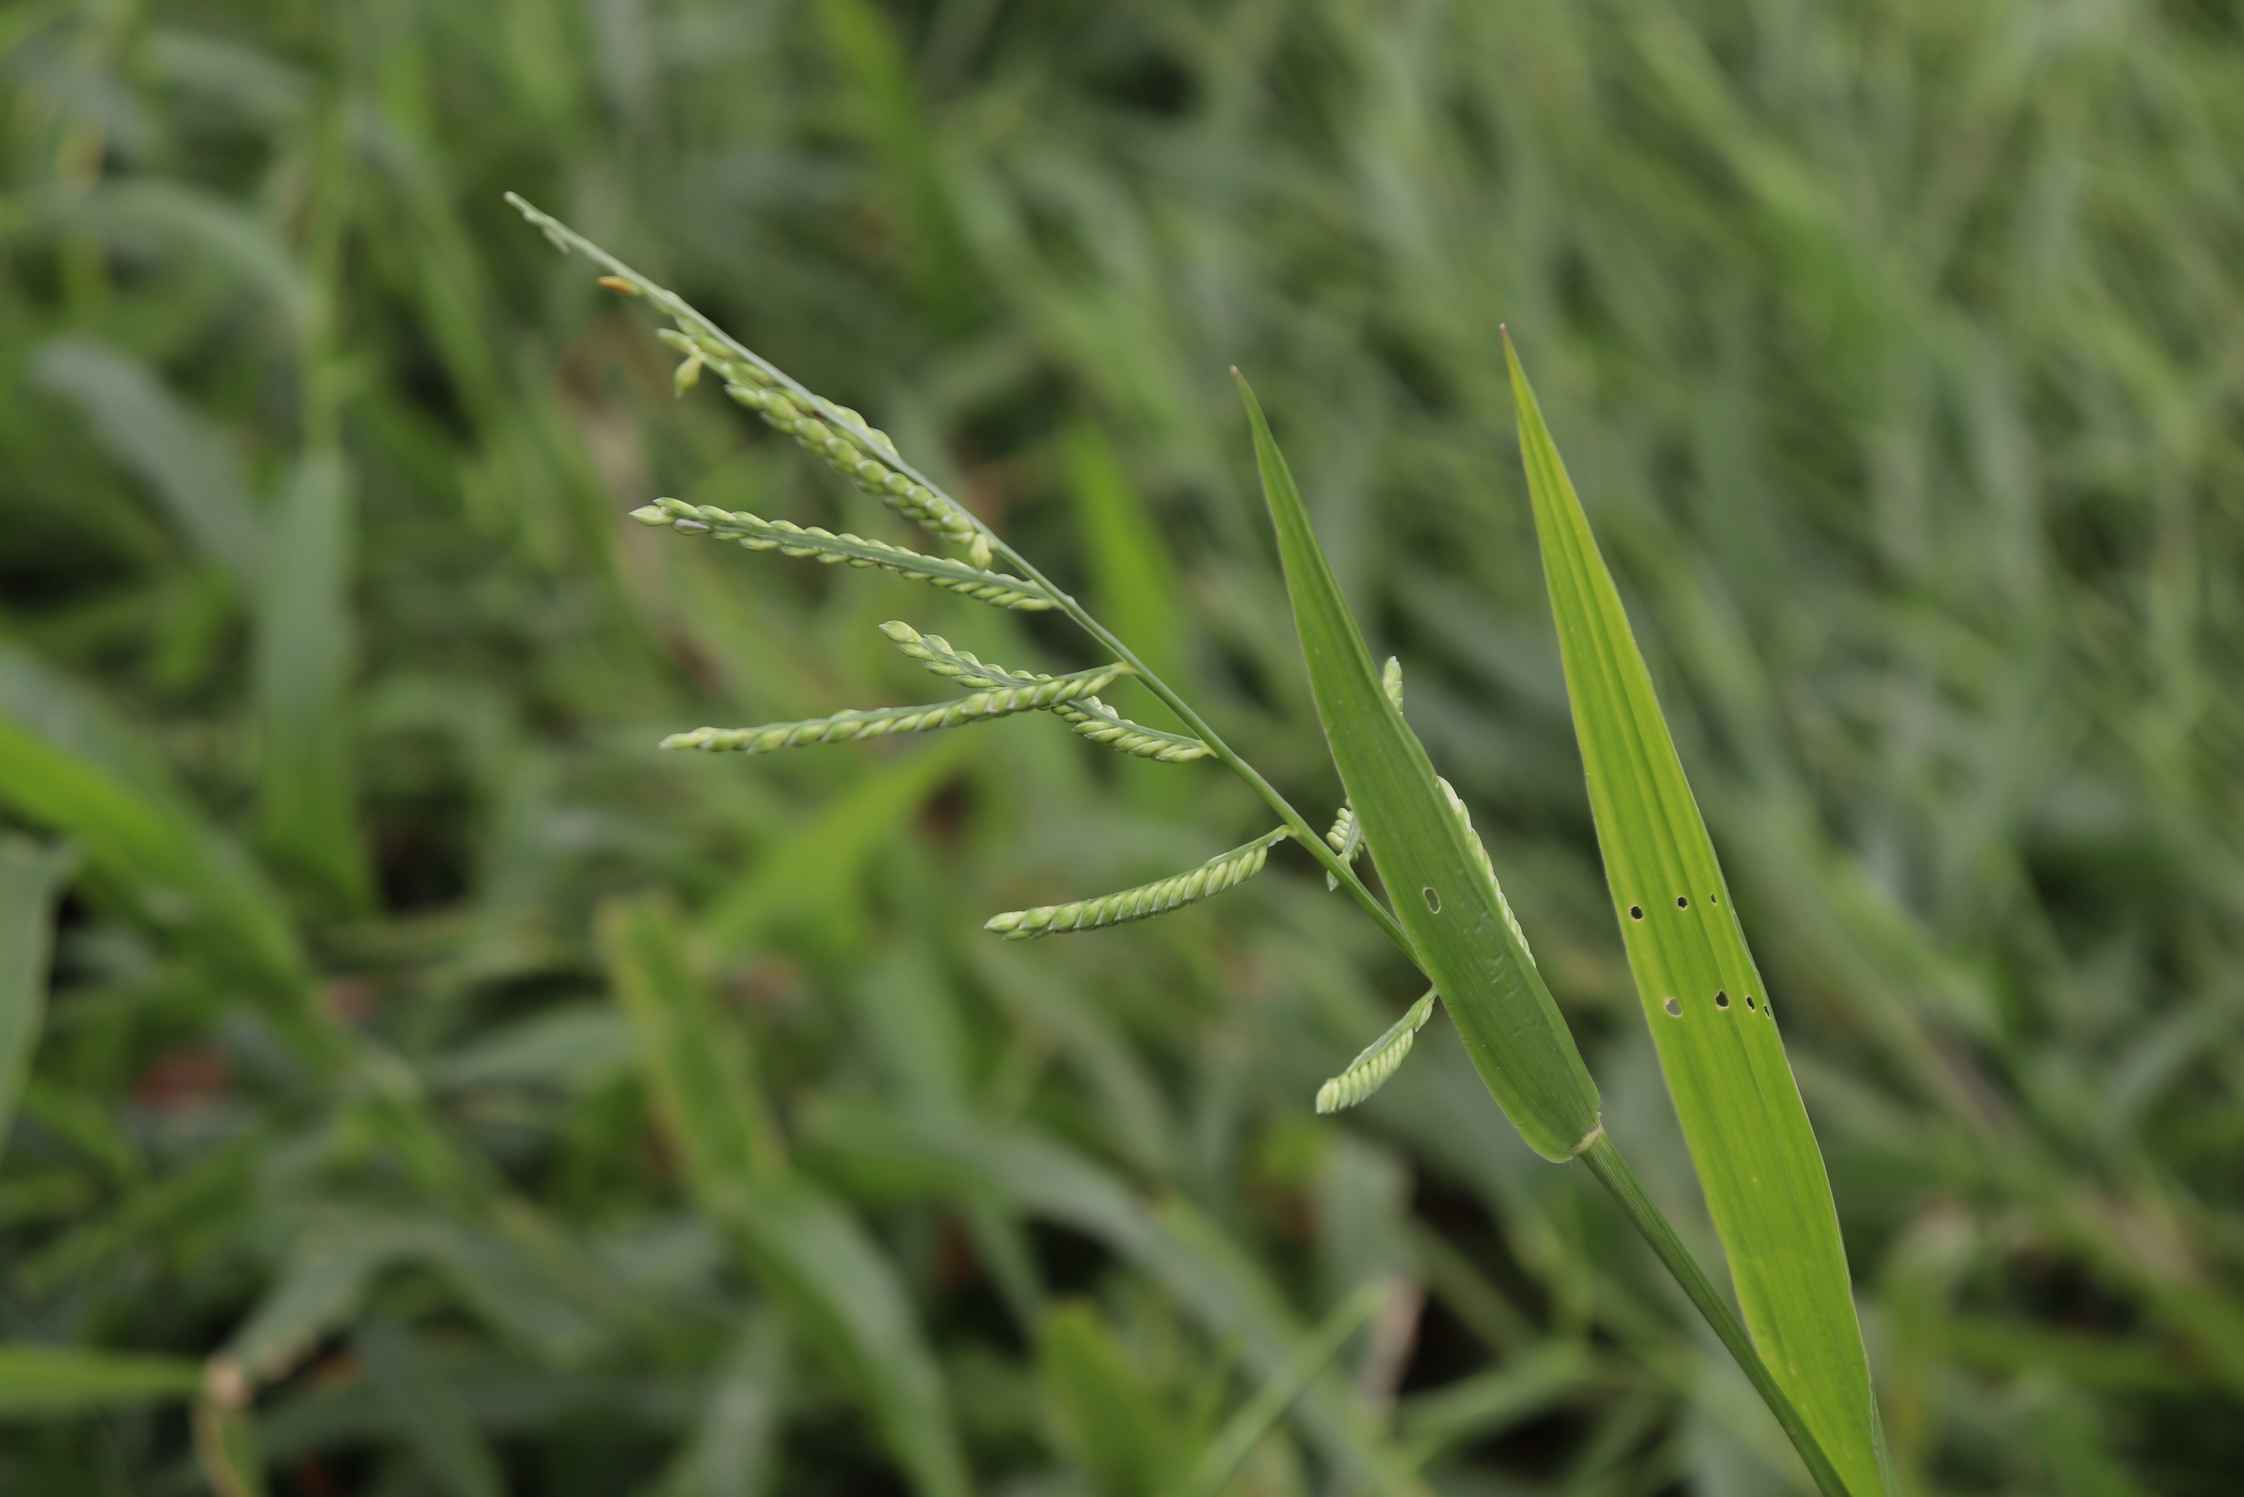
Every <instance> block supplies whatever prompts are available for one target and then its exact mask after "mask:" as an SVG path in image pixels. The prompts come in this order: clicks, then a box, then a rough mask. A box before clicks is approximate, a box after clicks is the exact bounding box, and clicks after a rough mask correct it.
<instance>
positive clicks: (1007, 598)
mask: <svg viewBox="0 0 2244 1497" xmlns="http://www.w3.org/2000/svg"><path fill="white" fill-rule="evenodd" d="M631 518H632V519H634V520H637V521H638V522H639V523H640V524H642V525H658V526H667V527H669V528H670V529H673V530H676V531H678V532H679V533H680V534H682V535H710V536H715V537H716V538H717V539H718V540H724V541H732V542H735V543H737V544H738V545H739V546H741V547H742V548H743V549H745V550H749V551H777V552H778V553H779V554H780V555H782V556H795V557H808V558H809V559H811V560H813V561H816V562H819V563H820V564H822V565H825V566H848V567H873V568H876V569H878V570H880V571H883V572H887V573H889V574H890V575H891V576H895V577H909V578H911V579H912V580H913V581H915V582H925V583H927V584H928V585H930V586H932V587H939V588H942V589H943V590H944V591H946V592H954V593H960V594H963V595H964V596H966V597H969V598H972V599H974V600H975V601H976V602H978V603H988V604H990V605H991V606H993V607H996V608H1013V609H1019V610H1021V611H1023V612H1028V613H1034V612H1038V611H1041V610H1043V609H1047V608H1050V607H1051V606H1052V600H1051V598H1050V597H1048V596H1047V595H1046V594H1045V592H1044V590H1043V589H1042V588H1040V587H1038V586H1037V585H1036V584H1035V583H1033V582H1025V581H1023V580H1022V579H1020V578H1018V577H1009V576H1007V575H1006V574H1005V573H1003V572H985V571H982V570H980V569H979V568H976V567H971V566H968V565H967V564H966V563H965V562H963V561H953V560H951V559H950V558H949V557H946V556H928V555H925V554H923V553H921V552H918V551H907V550H905V549H904V548H903V547H902V546H892V545H890V544H889V543H888V542H886V541H876V540H869V539H867V538H866V537H864V536H861V535H850V534H848V533H846V532H841V533H837V532H835V531H831V530H822V529H820V528H819V527H817V526H816V525H795V524H791V523H790V522H788V521H786V520H766V519H764V518H762V517H761V516H758V515H752V514H749V513H747V512H746V511H743V510H726V509H719V508H717V507H716V506H715V505H708V504H701V505H696V504H688V503H686V502H685V501H684V500H683V499H657V500H656V501H655V502H654V503H652V504H645V505H641V506H640V507H639V508H637V509H635V510H633V511H631Z"/></svg>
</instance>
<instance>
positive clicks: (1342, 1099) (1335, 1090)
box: [1317, 992, 1434, 1112]
mask: <svg viewBox="0 0 2244 1497" xmlns="http://www.w3.org/2000/svg"><path fill="white" fill-rule="evenodd" d="M1433 1011H1434V995H1433V994H1432V993H1431V992H1428V993H1427V994H1426V995H1425V996H1424V997H1423V998H1420V999H1419V1000H1418V1001H1417V1002H1416V1003H1413V1004H1412V1005H1411V1006H1410V1007H1409V1009H1408V1010H1406V1011H1405V1012H1404V1014H1403V1016H1402V1017H1401V1018H1399V1019H1397V1020H1396V1021H1395V1022H1394V1023H1393V1024H1390V1025H1389V1026H1388V1027H1387V1032H1386V1033H1385V1034H1383V1035H1381V1036H1380V1037H1379V1038H1378V1039H1375V1040H1373V1041H1372V1042H1371V1043H1370V1044H1368V1045H1366V1046H1364V1048H1363V1050H1362V1051H1361V1053H1359V1054H1358V1055H1357V1056H1356V1058H1355V1059H1354V1060H1352V1061H1350V1062H1348V1068H1347V1069H1346V1070H1344V1071H1342V1072H1341V1073H1340V1074H1339V1075H1337V1076H1335V1077H1333V1078H1332V1079H1331V1080H1330V1081H1327V1082H1326V1083H1325V1084H1324V1085H1323V1086H1320V1087H1318V1088H1317V1111H1319V1112H1339V1111H1341V1110H1342V1109H1343V1108H1348V1107H1353V1106H1355V1105H1356V1104H1357V1103H1359V1102H1362V1101H1364V1100H1365V1099H1366V1098H1368V1097H1370V1096H1371V1094H1372V1093H1373V1092H1375V1091H1378V1090H1379V1088H1381V1087H1382V1086H1385V1085H1386V1084H1387V1078H1388V1077H1390V1076H1392V1075H1394V1074H1395V1071H1396V1069H1397V1068H1398V1067H1400V1066H1401V1065H1402V1063H1403V1059H1404V1057H1405V1056H1407V1055H1409V1054H1410V1047H1411V1046H1412V1045H1414V1044H1416V1043H1417V1042H1418V1031H1419V1030H1421V1029H1423V1028H1425V1027H1426V1020H1427V1018H1428V1017H1429V1016H1431V1015H1432V1013H1433Z"/></svg>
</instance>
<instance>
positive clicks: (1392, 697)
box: [1379, 655, 1403, 712]
mask: <svg viewBox="0 0 2244 1497" xmlns="http://www.w3.org/2000/svg"><path fill="white" fill-rule="evenodd" d="M1379 684H1380V685H1381V686H1382V687H1384V688H1386V692H1387V700H1388V701H1390V702H1393V703H1394V704H1395V710H1396V711H1397V712H1400V711H1402V710H1403V705H1402V656H1400V655H1389V656H1388V657H1387V668H1386V669H1385V670H1383V671H1381V672H1380V673H1379Z"/></svg>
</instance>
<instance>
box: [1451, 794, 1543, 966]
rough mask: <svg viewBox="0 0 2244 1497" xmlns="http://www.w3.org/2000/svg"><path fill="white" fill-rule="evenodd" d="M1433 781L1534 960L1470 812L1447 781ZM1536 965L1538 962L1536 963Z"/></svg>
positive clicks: (1507, 919) (1523, 947) (1521, 945)
mask: <svg viewBox="0 0 2244 1497" xmlns="http://www.w3.org/2000/svg"><path fill="white" fill-rule="evenodd" d="M1434 783H1435V784H1437V785H1439V786H1441V793H1442V794H1444V795H1446V796H1448V797H1449V809H1450V811H1451V813H1452V814H1454V815H1455V816H1456V818H1457V821H1458V824H1459V825H1460V826H1462V827H1464V829H1465V840H1466V841H1467V842H1470V843H1471V844H1472V845H1473V851H1474V852H1476V853H1478V854H1480V869H1481V872H1483V873H1485V874H1487V875H1488V882H1489V885H1490V887H1492V888H1493V889H1495V891H1496V908H1498V909H1499V910H1502V911H1503V912H1504V923H1505V924H1506V925H1508V926H1510V927H1511V931H1512V934H1513V936H1515V937H1517V938H1518V940H1519V949H1520V950H1521V951H1523V952H1525V953H1526V954H1527V960H1528V961H1530V962H1534V961H1535V952H1534V949H1533V948H1532V947H1530V946H1529V945H1528V944H1527V932H1526V931H1524V930H1521V929H1520V928H1519V917H1518V916H1517V915H1514V914H1513V913H1512V902H1511V901H1510V900H1508V899H1506V898H1505V897H1504V886H1503V885H1502V884H1501V883H1499V882H1497V879H1496V864H1495V862H1494V860H1493V859H1491V858H1490V857H1489V856H1488V845H1487V844H1486V843H1484V842H1482V841H1481V840H1480V833H1478V832H1476V831H1474V830H1473V817H1472V813H1471V812H1470V811H1467V810H1466V809H1465V802H1464V800H1463V799H1462V798H1461V797H1460V796H1459V795H1458V794H1457V789H1456V787H1455V786H1453V785H1451V784H1450V783H1449V781H1447V780H1445V779H1443V778H1442V777H1441V776H1440V775H1435V776H1434ZM1538 965H1540V964H1539V963H1538Z"/></svg>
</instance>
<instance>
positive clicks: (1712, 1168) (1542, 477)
mask: <svg viewBox="0 0 2244 1497" xmlns="http://www.w3.org/2000/svg"><path fill="white" fill-rule="evenodd" d="M1505 356H1506V358H1507V360H1508V361H1509V363H1510V368H1511V378H1512V388H1513V395H1514V399H1515V403H1516V405H1517V408H1518V417H1519V437H1520V448H1521V453H1522V458H1523V461H1524V462H1525V464H1526V470H1527V486H1528V493H1529V497H1530V500H1531V502H1532V504H1533V507H1534V516H1535V531H1536V535H1537V537H1538V540H1539V542H1540V545H1541V548H1542V556H1543V571H1544V580H1545V583H1546V585H1547V587H1548V590H1549V593H1550V598H1551V608H1552V612H1553V615H1554V616H1555V618H1556V620H1557V625H1558V636H1559V649H1560V655H1561V658H1562V661H1563V663H1564V666H1565V674H1566V688H1567V696H1568V698H1569V700H1570V701H1571V703H1572V706H1573V714H1574V729H1575V735H1576V737H1577V739H1578V740H1579V743H1580V747H1581V754H1582V762H1583V768H1584V772H1585V775H1586V777H1587V780H1588V783H1589V796H1590V807H1591V810H1592V812H1593V814H1594V816H1595V820H1596V825H1597V837H1598V846H1599V849H1600V851H1601V852H1602V854H1603V857H1604V861H1605V871H1606V880H1607V883H1608V886H1609V888H1610V891H1611V894H1612V898H1613V903H1614V912H1615V915H1616V917H1617V918H1618V920H1619V922H1620V926H1621V933H1622V938H1623V940H1624V943H1625V944H1626V947H1627V951H1628V959H1629V967H1630V971H1631V972H1632V973H1633V974H1634V976H1635V979H1636V985H1637V990H1638V994H1639V996H1640V998H1641V999H1642V1002H1643V1005H1644V1016H1645V1021H1646V1023H1647V1024H1649V1025H1650V1026H1651V1030H1652V1039H1653V1042H1654V1045H1655V1047H1656V1049H1657V1051H1658V1054H1659V1060H1660V1068H1661V1071H1662V1072H1663V1073H1664V1074H1665V1076H1666V1078H1667V1084H1668V1090H1669V1094H1670V1096H1671V1097H1672V1099H1673V1101H1674V1103H1675V1110H1676V1113H1677V1116H1678V1117H1679V1119H1680V1120H1681V1122H1682V1125H1683V1133H1684V1137H1685V1139H1686V1141H1687V1142H1688V1144H1689V1146H1690V1151H1691V1158H1692V1162H1693V1164H1694V1166H1695V1167H1696V1169H1697V1172H1698V1175H1699V1181H1700V1185H1701V1187H1702V1189H1703V1190H1704V1192H1705V1195H1706V1200H1707V1207H1708V1210H1709V1212H1710V1214H1711V1215H1712V1216H1713V1219H1714V1225H1715V1230H1716V1231H1717V1233H1718V1234H1719V1235H1720V1237H1721V1240H1722V1245H1723V1249H1724V1252H1725V1253H1726V1255H1727V1256H1728V1259H1729V1264H1730V1274H1731V1280H1732V1283H1733V1285H1734V1287H1735V1288H1736V1291H1737V1296H1738V1302H1739V1305H1740V1308H1741V1309H1742V1310H1743V1311H1744V1317H1745V1322H1746V1326H1747V1329H1748V1330H1749V1332H1750V1333H1751V1335H1752V1338H1753V1341H1754V1344H1755V1345H1756V1346H1757V1347H1758V1348H1759V1349H1760V1351H1761V1353H1762V1356H1763V1358H1764V1359H1765V1360H1766V1361H1767V1363H1768V1364H1769V1366H1770V1368H1771V1370H1772V1371H1773V1372H1774V1374H1775V1376H1776V1377H1777V1379H1778V1380H1779V1382H1780V1383H1781V1384H1782V1386H1783V1387H1784V1389H1785V1391H1786V1392H1787V1393H1788V1394H1789V1395H1790V1396H1791V1398H1792V1400H1793V1401H1794V1402H1795V1403H1796V1404H1797V1405H1798V1406H1799V1408H1800V1409H1801V1411H1802V1413H1803V1415H1804V1417H1805V1418H1806V1419H1807V1421H1808V1423H1809V1426H1810V1428H1811V1429H1813V1430H1814V1432H1815V1434H1816V1436H1817V1437H1818V1439H1819V1441H1820V1442H1821V1443H1822V1444H1823V1446H1824V1448H1825V1449H1826V1450H1827V1451H1828V1453H1829V1454H1830V1456H1831V1459H1832V1461H1833V1463H1834V1464H1835V1465H1836V1466H1837V1468H1838V1470H1839V1472H1840V1474H1841V1475H1842V1476H1843V1478H1844V1479H1845V1480H1846V1482H1847V1484H1848V1486H1849V1487H1850V1489H1852V1490H1855V1491H1858V1492H1865V1493H1870V1492H1883V1491H1885V1490H1886V1486H1887V1484H1886V1481H1885V1476H1884V1469H1883V1456H1882V1445H1883V1442H1882V1438H1881V1436H1880V1434H1879V1429H1878V1417H1877V1408H1876V1402H1875V1398H1874V1395H1873V1394H1872V1391H1871V1384H1870V1371H1869V1363H1868V1359H1867V1357H1866V1356H1865V1354H1864V1352H1863V1346H1862V1332H1861V1328H1860V1326H1859V1324H1858V1323H1857V1321H1856V1318H1855V1310H1854V1299H1853V1291H1852V1284H1851V1280H1850V1278H1849V1275H1848V1272H1847V1260H1846V1248H1845V1244H1844V1243H1843V1242H1842V1241H1841V1239H1840V1235H1839V1221H1838V1214H1837V1210H1836V1208H1835V1206H1834V1205H1833V1202H1832V1198H1831V1185H1830V1179H1829V1177H1828V1175H1827V1174H1826V1173H1825V1170H1824V1165H1823V1156H1822V1154H1821V1152H1820V1151H1819V1150H1818V1148H1817V1146H1816V1141H1815V1133H1814V1130H1813V1128H1812V1127H1811V1126H1810V1124H1809V1121H1808V1115H1807V1108H1806V1106H1805V1104H1804V1103H1803V1102H1802V1101H1801V1098H1800V1089H1799V1086H1798V1084H1797V1083H1796V1082H1795V1080H1794V1079H1793V1075H1792V1068H1791V1065H1790V1063H1789V1062H1788V1061H1787V1060H1786V1058H1785V1053H1784V1044H1783V1041H1782V1039H1781V1037H1780V1036H1779V1034H1778V1031H1777V1027H1776V1023H1775V1021H1774V1018H1773V1016H1772V1014H1771V1012H1770V1008H1769V1004H1768V988H1767V986H1766V985H1765V984H1764V983H1763V982H1762V979H1761V975H1760V972H1759V970H1758V969H1757V968H1756V967H1755V966H1754V963H1753V957H1752V953H1751V952H1750V951H1749V950H1748V949H1747V947H1746V944H1745V933H1744V930H1743V928H1742V927H1741V926H1740V925H1739V923H1738V919H1737V915H1736V912H1735V908H1734V906H1733V904H1732V902H1731V900H1730V892H1729V887H1728V885H1727V884H1726V883H1725V882H1724V880H1723V877H1722V869H1721V864H1720V862H1719V861H1718V860H1717V858H1716V857H1715V853H1714V844H1713V841H1712V839H1711V838H1710V837H1709V836H1708V835H1707V830H1706V823H1705V821H1704V819H1703V818H1702V817H1701V816H1700V814H1699V810H1698V804H1697V802H1696V800H1695V799H1694V798H1693V796H1692V794H1691V789H1690V785H1689V783H1688V782H1687V781H1686V780H1685V778H1684V775H1683V766H1682V761H1681V759H1680V757H1679V756H1678V755H1677V753H1676V751H1675V744H1674V740H1673V739H1672V737H1671V736H1670V735H1669V732H1668V728H1667V723H1666V719H1665V718H1664V717H1663V716H1662V715H1661V712H1660V708H1659V702H1658V699H1657V698H1656V696H1655V695H1654V693H1653V689H1652V680H1651V674H1650V671H1649V670H1648V669H1647V667H1646V665H1645V663H1644V657H1643V654H1642V652H1641V651H1640V650H1639V649H1638V648H1637V645H1636V640H1635V636H1634V634H1633V633H1632V632H1631V630H1630V628H1629V624H1628V618H1627V615H1626V613H1625V612H1624V611H1623V609H1622V607H1621V601H1620V594H1619V592H1618V590H1617V589H1616V588H1615V586H1614V584H1613V579H1612V575H1611V573H1610V572H1609V571H1608V570H1607V569H1606V566H1605V562H1604V559H1603V557H1602V556H1601V554H1600V553H1599V551H1598V548H1597V542H1596V539H1595V538H1594V536H1593V535H1592V534H1591V532H1590V528H1589V521H1588V518H1587V516H1586V515H1585V514H1584V513H1583V511H1582V507H1581V501H1580V499H1579V497H1578V496H1577V495H1576V493H1575V491H1574V487H1573V483H1572V481H1571V480H1570V479H1569V478H1568V477H1567V474H1566V469H1565V466H1564V464H1563V463H1562V462H1561V461H1560V460H1559V456H1558V451H1557V448H1556V446H1555V444H1554V443H1553V442H1552V440H1551V435H1550V431H1549V428H1548V427H1547V426H1546V425H1545V424H1544V422H1543V417H1542V412H1541V409H1540V408H1539V407H1538V405H1537V404H1536V401H1535V395H1534V391H1533V390H1532V389H1531V388H1530V387H1529V386H1528V383H1527V377H1526V374H1525V372H1524V371H1523V370H1522V369H1521V368H1520V364H1519V359H1518V355H1517V354H1516V352H1514V350H1513V349H1512V347H1511V343H1510V339H1509V337H1508V336H1507V337H1506V339H1505Z"/></svg>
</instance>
